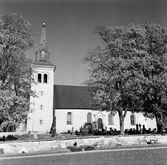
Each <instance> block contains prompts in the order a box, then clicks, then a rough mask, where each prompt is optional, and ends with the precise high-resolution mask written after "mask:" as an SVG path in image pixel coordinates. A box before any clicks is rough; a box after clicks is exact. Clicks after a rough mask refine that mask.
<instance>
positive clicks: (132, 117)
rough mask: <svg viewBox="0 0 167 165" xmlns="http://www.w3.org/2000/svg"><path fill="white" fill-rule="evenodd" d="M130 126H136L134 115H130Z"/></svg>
mask: <svg viewBox="0 0 167 165" xmlns="http://www.w3.org/2000/svg"><path fill="white" fill-rule="evenodd" d="M130 124H131V125H136V118H135V114H133V113H132V114H131V115H130Z"/></svg>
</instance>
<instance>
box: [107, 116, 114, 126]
mask: <svg viewBox="0 0 167 165" xmlns="http://www.w3.org/2000/svg"><path fill="white" fill-rule="evenodd" d="M108 125H114V116H113V115H112V114H111V113H110V114H109V115H108Z"/></svg>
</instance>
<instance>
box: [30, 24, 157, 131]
mask: <svg viewBox="0 0 167 165" xmlns="http://www.w3.org/2000/svg"><path fill="white" fill-rule="evenodd" d="M33 69H34V78H35V82H36V83H34V84H33V85H32V89H33V90H34V91H35V93H36V95H37V97H31V98H30V102H31V106H30V112H29V114H28V120H27V131H28V132H29V131H30V132H39V133H48V132H50V129H51V126H52V122H53V117H54V116H55V117H56V124H55V127H56V132H57V133H61V132H67V131H68V130H70V131H71V130H74V131H75V130H79V129H80V127H81V126H83V125H84V124H85V123H91V122H96V123H97V128H98V129H102V128H105V129H107V130H110V128H113V129H117V130H120V126H119V116H118V114H116V115H114V116H113V115H112V114H111V113H109V112H106V111H99V110H94V109H93V108H92V107H91V101H92V97H91V95H90V92H89V88H88V87H85V86H68V85H55V84H54V76H55V70H56V66H55V65H54V64H52V63H51V61H50V52H49V49H48V46H47V40H46V25H45V23H43V25H42V35H41V40H40V45H39V49H38V50H37V51H36V53H35V61H34V63H33ZM136 124H141V125H145V127H146V129H149V128H151V129H154V128H156V121H155V119H149V118H145V117H144V116H143V114H142V113H132V112H128V113H127V116H126V118H125V126H124V127H125V129H130V128H132V129H133V128H136Z"/></svg>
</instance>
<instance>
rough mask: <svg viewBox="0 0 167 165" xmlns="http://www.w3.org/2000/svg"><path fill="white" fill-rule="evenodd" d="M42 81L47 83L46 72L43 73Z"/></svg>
mask: <svg viewBox="0 0 167 165" xmlns="http://www.w3.org/2000/svg"><path fill="white" fill-rule="evenodd" d="M43 82H44V83H47V82H48V76H47V74H44V77H43Z"/></svg>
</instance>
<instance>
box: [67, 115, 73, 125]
mask: <svg viewBox="0 0 167 165" xmlns="http://www.w3.org/2000/svg"><path fill="white" fill-rule="evenodd" d="M71 124H72V113H71V112H68V113H67V125H71Z"/></svg>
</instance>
